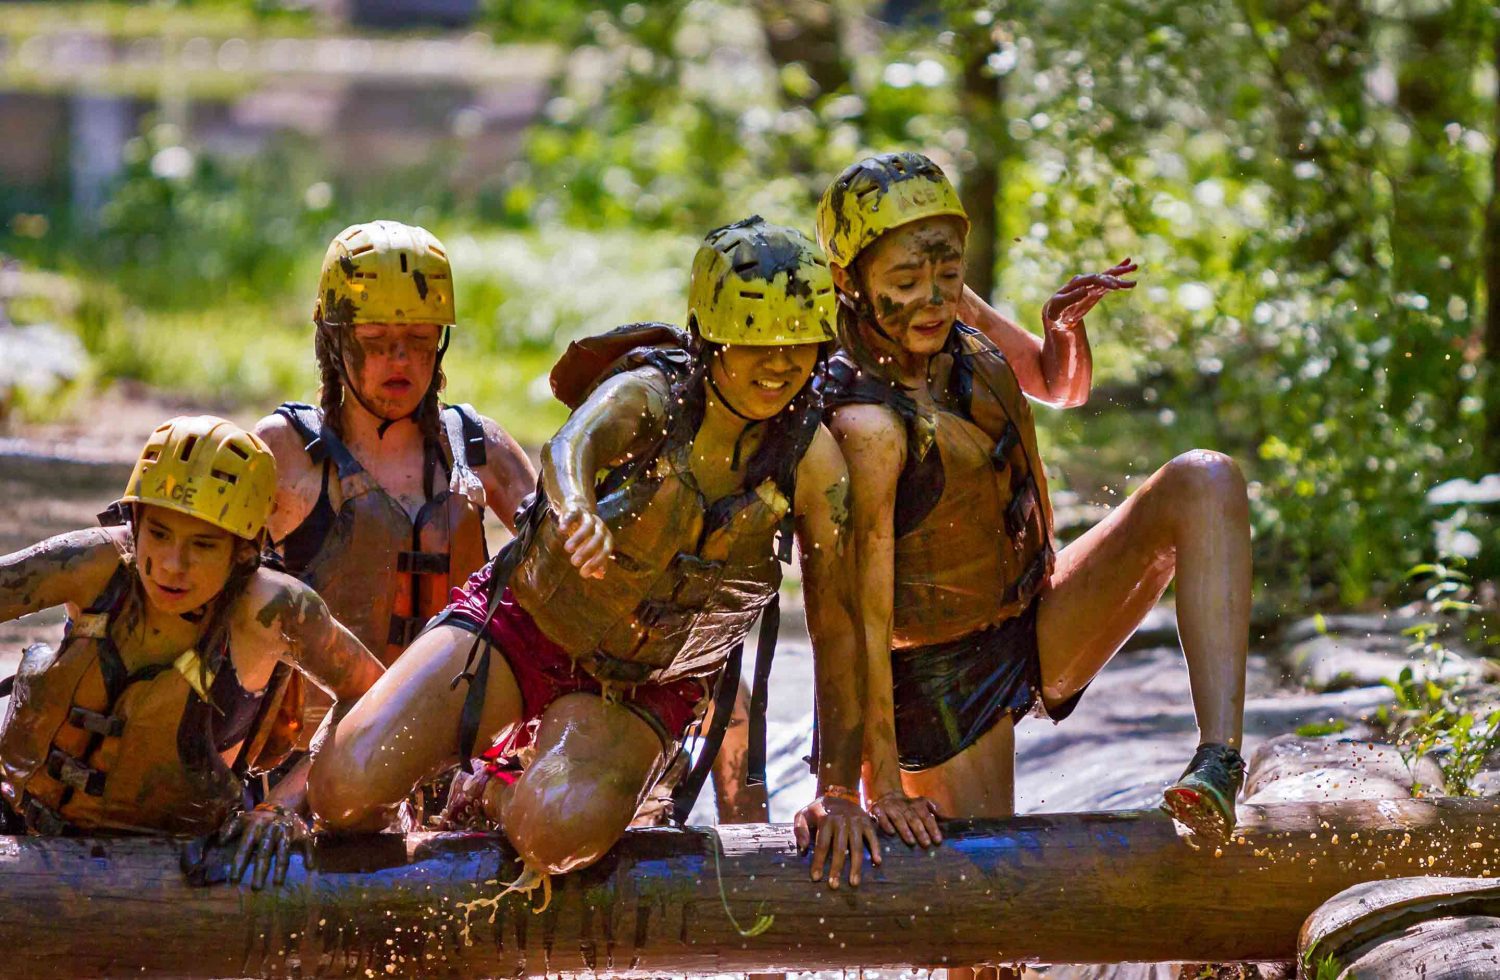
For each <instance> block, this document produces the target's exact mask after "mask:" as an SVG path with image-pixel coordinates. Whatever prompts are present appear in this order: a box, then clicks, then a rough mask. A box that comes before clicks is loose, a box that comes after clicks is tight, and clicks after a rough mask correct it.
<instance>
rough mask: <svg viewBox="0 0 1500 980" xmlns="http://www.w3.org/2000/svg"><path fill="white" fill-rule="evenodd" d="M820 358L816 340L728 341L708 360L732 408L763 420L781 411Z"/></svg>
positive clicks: (800, 388)
mask: <svg viewBox="0 0 1500 980" xmlns="http://www.w3.org/2000/svg"><path fill="white" fill-rule="evenodd" d="M817 360H818V346H817V345H816V344H783V345H780V346H775V347H751V346H747V345H743V344H740V345H733V344H731V345H729V346H726V347H724V348H723V349H722V350H720V351H719V353H718V355H717V356H715V357H714V358H713V359H712V361H710V363H709V367H708V370H709V373H710V374H711V376H712V377H713V382H714V384H715V385H717V386H718V389H719V393H720V394H721V395H722V396H723V397H724V399H725V400H726V401H728V402H729V405H730V407H731V408H733V409H734V410H735V411H736V412H739V413H740V414H741V415H743V416H746V417H747V418H751V419H756V420H761V419H768V418H771V417H772V416H774V415H778V414H780V412H781V411H782V410H783V409H785V408H786V407H787V406H788V405H789V404H791V401H792V398H793V397H794V396H795V395H796V394H797V392H799V391H801V390H802V386H803V385H805V384H806V383H807V379H808V378H810V377H812V371H813V365H814V364H816V363H817Z"/></svg>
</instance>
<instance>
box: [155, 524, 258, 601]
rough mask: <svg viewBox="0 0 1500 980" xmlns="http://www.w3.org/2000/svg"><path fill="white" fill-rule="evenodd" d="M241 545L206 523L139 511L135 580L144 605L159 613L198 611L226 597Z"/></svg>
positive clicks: (223, 531) (230, 536) (225, 532)
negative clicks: (143, 593)
mask: <svg viewBox="0 0 1500 980" xmlns="http://www.w3.org/2000/svg"><path fill="white" fill-rule="evenodd" d="M241 543H242V539H240V538H238V537H236V536H235V535H233V534H230V533H229V532H228V531H225V530H224V529H222V528H217V527H214V526H213V525H212V524H209V523H208V522H207V521H203V520H200V519H198V518H196V517H190V516H188V515H187V514H180V513H178V512H177V511H174V510H167V509H166V508H164V507H154V506H152V505H150V504H147V505H144V506H142V507H141V512H140V533H139V534H137V535H136V545H135V547H136V574H137V575H139V576H140V579H141V585H142V586H144V588H145V591H146V601H147V602H149V603H150V604H151V605H152V606H154V607H155V608H157V609H159V610H161V611H162V612H168V613H185V612H191V611H192V610H194V609H197V608H199V607H201V606H203V605H205V604H206V603H208V602H209V601H211V600H212V599H213V598H214V597H215V596H217V595H218V594H219V593H220V592H222V591H224V586H225V584H226V583H227V582H228V581H229V575H230V572H231V571H233V567H234V558H235V552H236V550H237V548H238V547H239V545H240V544H241Z"/></svg>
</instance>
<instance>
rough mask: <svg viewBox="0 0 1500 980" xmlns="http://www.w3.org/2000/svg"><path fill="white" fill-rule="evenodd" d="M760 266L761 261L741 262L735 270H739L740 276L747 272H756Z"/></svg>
mask: <svg viewBox="0 0 1500 980" xmlns="http://www.w3.org/2000/svg"><path fill="white" fill-rule="evenodd" d="M759 268H760V263H759V262H741V263H740V264H739V265H737V266H735V267H734V271H735V272H738V273H739V274H740V276H741V277H743V276H744V275H745V274H746V273H747V272H755V271H756V270H758V269H759Z"/></svg>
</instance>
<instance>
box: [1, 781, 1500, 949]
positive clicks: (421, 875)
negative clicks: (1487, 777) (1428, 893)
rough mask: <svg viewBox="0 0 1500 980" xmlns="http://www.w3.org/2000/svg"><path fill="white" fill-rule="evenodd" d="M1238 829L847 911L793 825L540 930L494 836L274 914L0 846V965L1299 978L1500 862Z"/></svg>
mask: <svg viewBox="0 0 1500 980" xmlns="http://www.w3.org/2000/svg"><path fill="white" fill-rule="evenodd" d="M1240 814H1241V816H1240V819H1241V823H1242V832H1241V834H1240V835H1239V837H1238V838H1237V839H1236V841H1235V842H1233V843H1230V844H1228V845H1226V846H1224V847H1222V848H1217V849H1216V848H1201V847H1195V846H1193V844H1192V843H1191V842H1190V840H1186V839H1179V837H1178V836H1177V834H1176V832H1175V830H1174V829H1173V825H1172V824H1171V822H1170V821H1168V820H1167V819H1166V818H1165V817H1163V816H1161V815H1160V814H1157V813H1154V812H1145V811H1127V812H1116V813H1095V814H1055V815H1054V814H1046V815H1035V816H1023V817H1016V818H1013V819H1009V820H995V821H973V822H953V823H950V824H949V825H948V826H947V832H948V834H949V836H948V839H947V840H946V841H945V842H944V843H943V844H942V845H941V846H939V847H936V848H933V849H931V850H930V851H923V850H908V849H907V848H906V847H904V846H903V845H901V844H900V843H899V842H891V843H890V845H889V850H888V855H887V858H886V863H885V865H884V867H883V868H882V869H881V870H880V871H879V872H878V873H875V874H874V875H871V876H869V877H868V878H867V879H866V881H865V883H864V884H863V885H862V886H861V887H860V888H859V889H850V888H848V887H845V888H842V889H840V890H838V891H830V890H829V889H828V888H826V887H825V886H823V885H815V884H813V883H811V882H809V881H808V880H807V867H808V863H807V858H806V857H804V856H801V855H798V854H797V853H796V852H795V850H794V847H793V844H792V835H791V830H790V828H789V827H786V826H768V825H751V826H740V827H725V828H723V829H722V830H721V831H720V832H719V834H720V836H719V837H718V838H716V837H715V835H714V834H713V833H712V832H710V831H706V830H702V829H691V830H649V831H633V832H631V833H630V834H628V835H627V837H626V839H625V840H624V841H623V842H622V843H621V844H620V846H618V847H617V848H615V850H614V851H612V852H611V853H610V854H609V855H608V856H607V857H606V858H605V859H604V860H603V861H601V862H600V863H599V864H597V865H596V866H594V867H592V868H589V869H587V870H585V871H582V872H579V873H576V874H573V875H569V876H566V877H563V878H560V879H558V881H557V882H556V884H555V887H554V894H553V898H552V904H551V905H550V906H549V907H548V908H547V909H546V910H545V911H544V912H542V913H540V914H533V913H532V912H531V911H530V910H529V909H528V908H527V907H526V905H525V903H524V901H522V900H521V899H520V898H519V896H511V897H508V898H506V899H504V900H501V901H498V902H494V901H493V900H494V898H495V896H496V895H497V894H498V893H499V892H500V890H501V888H500V884H499V883H500V882H502V881H506V880H509V879H511V878H513V877H514V876H515V875H516V873H517V871H518V869H517V867H516V865H515V863H514V861H513V860H512V859H511V856H510V852H509V851H508V850H507V849H505V848H504V847H503V845H502V844H501V843H500V842H499V841H498V839H497V838H495V837H493V836H491V835H483V834H421V835H412V836H409V837H401V836H396V835H390V836H377V837H365V838H354V839H348V838H346V839H344V840H325V841H321V842H319V844H318V847H317V852H316V855H315V863H316V865H317V869H316V870H314V871H307V870H306V869H304V868H303V867H302V866H301V864H300V862H298V864H297V866H296V867H294V869H293V871H292V874H291V876H290V878H289V879H288V882H287V885H286V886H285V887H284V888H283V889H282V890H280V891H271V890H268V891H263V892H252V891H251V890H250V889H249V888H248V887H230V886H227V885H224V884H218V885H212V886H209V887H191V886H190V885H189V884H188V883H187V881H186V880H185V879H184V877H183V874H182V872H181V870H180V868H179V852H180V850H181V848H182V845H181V844H179V843H174V842H171V841H165V840H146V839H115V840H87V839H61V838H59V839H50V840H48V839H35V838H33V839H15V838H0V895H3V897H4V901H3V903H0V949H3V950H5V952H4V954H3V964H4V966H3V972H4V974H5V975H6V976H37V977H42V976H68V977H73V976H98V975H114V974H123V973H129V974H131V975H136V976H183V977H187V976H261V975H269V976H282V975H288V974H293V973H295V974H297V975H299V976H304V977H313V976H320V977H321V976H363V977H369V976H377V977H378V976H382V975H403V976H405V975H421V974H426V975H443V976H447V975H465V976H477V975H486V976H526V975H540V974H543V973H546V974H558V973H568V972H581V971H599V972H608V973H611V974H617V975H619V974H655V975H661V974H663V973H681V972H707V973H713V972H746V971H756V970H791V969H808V968H820V969H837V968H841V967H851V966H859V965H864V966H870V967H895V966H942V965H943V964H945V963H952V964H963V963H1008V962H1017V961H1032V962H1073V963H1086V962H1120V961H1147V962H1158V961H1184V960H1187V961H1199V962H1230V961H1247V960H1248V961H1257V960H1289V959H1291V958H1292V957H1293V956H1295V955H1296V952H1297V933H1298V928H1299V926H1300V925H1301V924H1302V921H1303V920H1304V919H1305V918H1307V916H1308V915H1309V914H1310V913H1311V912H1312V911H1313V910H1314V909H1315V908H1317V907H1318V905H1320V904H1321V903H1322V902H1324V901H1325V900H1326V899H1327V898H1329V897H1330V896H1332V895H1334V894H1335V893H1337V892H1339V891H1341V890H1342V889H1344V888H1347V887H1349V886H1350V885H1353V884H1355V883H1357V882H1361V881H1368V880H1374V879H1380V878H1387V877H1411V876H1417V875H1427V874H1430V875H1461V876H1484V875H1488V874H1490V873H1492V862H1493V861H1496V860H1500V856H1497V852H1496V850H1495V842H1496V834H1495V830H1494V828H1495V827H1496V826H1497V825H1500V822H1497V817H1500V803H1497V802H1494V801H1487V800H1447V799H1438V800H1400V801H1379V802H1369V801H1359V802H1348V803H1333V804H1301V805H1297V804H1285V805H1279V806H1268V807H1242V808H1241V811H1240ZM716 840H718V841H719V846H718V847H717V848H716V846H715V842H716ZM716 851H717V853H718V854H719V855H720V856H719V860H718V861H717V863H716V861H715V853H716ZM225 859H226V857H225V855H224V854H223V853H222V852H219V851H217V850H210V851H209V852H208V853H207V855H206V858H205V859H204V861H203V863H202V865H201V866H200V867H198V869H197V872H196V873H197V875H198V876H199V877H203V876H207V877H208V878H210V879H212V878H214V877H220V878H222V875H223V867H224V862H225ZM721 890H722V894H723V896H724V901H723V902H721V897H720V896H721ZM487 901H488V902H490V903H491V904H485V903H486V902H487ZM725 902H727V907H728V910H729V911H730V912H732V913H733V915H734V916H735V918H736V919H738V921H739V922H740V923H741V925H743V926H745V927H746V929H747V931H749V928H748V927H750V926H751V925H752V923H755V922H756V920H757V916H759V915H761V914H764V915H765V916H768V917H772V918H771V921H770V923H769V926H768V927H766V928H765V929H764V930H763V931H761V932H759V933H758V934H756V935H741V934H740V931H739V930H738V929H737V928H736V926H735V925H734V924H733V923H732V922H731V920H730V918H729V916H728V915H727V914H726V908H725V904H724V903H725Z"/></svg>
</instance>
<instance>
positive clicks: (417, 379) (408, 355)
mask: <svg viewBox="0 0 1500 980" xmlns="http://www.w3.org/2000/svg"><path fill="white" fill-rule="evenodd" d="M442 337H443V328H442V327H440V326H437V325H435V324H429V323H415V324H412V323H403V324H386V323H361V324H359V325H358V326H356V327H351V328H348V332H347V333H346V334H345V335H344V365H345V368H346V369H347V370H348V372H349V380H350V382H351V383H352V384H354V385H355V386H356V387H357V388H358V389H359V395H360V397H361V398H362V399H364V401H365V402H366V403H367V404H368V405H369V406H370V407H371V408H373V409H375V411H376V412H377V413H379V414H380V415H381V416H382V417H384V418H388V419H395V418H403V417H404V416H407V415H410V414H411V413H412V412H415V411H416V410H417V406H418V405H420V404H421V402H422V397H423V396H424V395H426V394H427V389H428V388H429V387H430V386H431V384H432V378H433V374H434V372H435V371H436V370H437V352H438V345H439V344H440V343H441V342H442Z"/></svg>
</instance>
